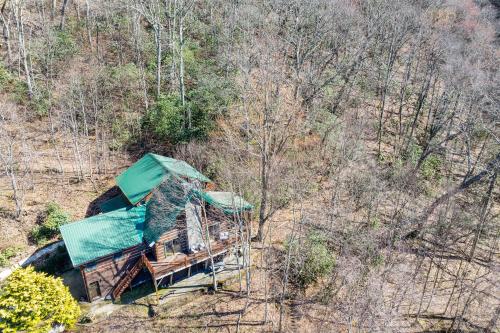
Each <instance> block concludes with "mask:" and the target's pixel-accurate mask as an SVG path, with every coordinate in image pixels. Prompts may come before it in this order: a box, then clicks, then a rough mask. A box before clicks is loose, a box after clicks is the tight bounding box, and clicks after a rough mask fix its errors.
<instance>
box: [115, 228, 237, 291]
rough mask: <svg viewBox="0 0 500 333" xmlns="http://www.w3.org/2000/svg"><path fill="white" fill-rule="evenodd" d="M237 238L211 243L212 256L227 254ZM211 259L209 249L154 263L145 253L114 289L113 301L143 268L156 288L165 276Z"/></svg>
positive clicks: (179, 254) (178, 255)
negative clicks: (157, 282) (149, 274)
mask: <svg viewBox="0 0 500 333" xmlns="http://www.w3.org/2000/svg"><path fill="white" fill-rule="evenodd" d="M236 241H237V238H236V237H234V238H230V239H227V240H223V241H215V242H213V243H211V244H210V245H211V246H210V248H211V253H212V256H218V255H220V254H223V253H225V252H227V251H228V250H229V249H230V247H231V245H232V244H234V243H236ZM208 259H210V255H209V251H208V249H205V250H202V251H199V252H196V253H192V254H185V253H178V254H176V255H175V256H174V258H169V259H168V260H160V261H154V260H150V259H148V258H147V256H146V255H145V254H144V253H143V254H142V255H141V257H140V258H139V259H138V261H137V262H136V263H135V265H134V266H133V267H132V269H131V270H129V271H127V272H126V273H125V274H124V275H123V277H122V278H121V279H120V281H119V282H118V283H117V284H116V286H115V288H114V289H113V292H112V296H113V299H117V298H119V297H120V296H121V294H122V293H123V292H124V291H125V290H126V289H127V287H129V286H130V284H131V283H132V280H133V279H134V277H135V276H136V275H137V274H138V273H139V272H140V271H141V270H142V268H143V267H146V268H147V269H148V271H149V272H150V273H151V277H152V278H153V282H154V284H155V288H156V281H157V280H159V279H162V278H164V277H165V276H169V275H172V274H173V273H175V272H178V271H181V270H183V269H186V268H189V267H191V266H193V265H196V264H197V263H200V262H204V261H206V260H208Z"/></svg>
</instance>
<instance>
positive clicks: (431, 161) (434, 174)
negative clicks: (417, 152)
mask: <svg viewBox="0 0 500 333" xmlns="http://www.w3.org/2000/svg"><path fill="white" fill-rule="evenodd" d="M440 167H441V159H440V158H439V157H438V156H436V155H430V156H429V157H427V158H426V159H425V161H424V162H423V163H422V166H421V172H422V175H423V176H424V177H425V179H428V180H432V179H439V178H440V172H439V170H440Z"/></svg>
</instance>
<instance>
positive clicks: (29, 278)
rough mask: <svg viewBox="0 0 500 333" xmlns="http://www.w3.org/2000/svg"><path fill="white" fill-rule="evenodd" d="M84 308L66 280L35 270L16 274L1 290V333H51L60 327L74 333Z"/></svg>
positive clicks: (12, 275)
mask: <svg viewBox="0 0 500 333" xmlns="http://www.w3.org/2000/svg"><path fill="white" fill-rule="evenodd" d="M79 316H80V307H79V306H78V303H77V302H76V301H75V299H74V298H73V297H72V296H71V293H70V292H69V289H68V287H66V286H65V285H64V284H63V282H62V280H61V279H59V278H53V277H51V276H48V275H46V274H45V273H38V272H35V271H34V270H33V267H28V268H25V269H23V268H20V269H17V270H16V271H14V272H13V273H12V274H11V275H10V276H9V277H8V278H7V280H6V282H5V284H4V285H3V286H2V289H1V290H0V318H1V320H0V331H1V332H4V333H13V332H32V333H42V332H49V331H50V330H51V328H52V327H53V326H54V325H56V324H60V325H64V326H65V328H66V329H71V328H72V327H73V325H74V324H75V323H76V321H77V319H78V317H79Z"/></svg>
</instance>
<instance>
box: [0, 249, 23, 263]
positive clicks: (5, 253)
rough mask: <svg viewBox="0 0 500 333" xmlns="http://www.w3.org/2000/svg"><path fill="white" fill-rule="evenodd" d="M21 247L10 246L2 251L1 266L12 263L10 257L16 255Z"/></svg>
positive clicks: (0, 255)
mask: <svg viewBox="0 0 500 333" xmlns="http://www.w3.org/2000/svg"><path fill="white" fill-rule="evenodd" d="M19 250H20V249H19V247H15V246H10V247H8V248H5V249H3V250H1V251H0V267H5V266H7V265H8V264H9V263H10V261H9V260H10V259H11V258H13V257H15V256H16V254H17V252H18V251H19Z"/></svg>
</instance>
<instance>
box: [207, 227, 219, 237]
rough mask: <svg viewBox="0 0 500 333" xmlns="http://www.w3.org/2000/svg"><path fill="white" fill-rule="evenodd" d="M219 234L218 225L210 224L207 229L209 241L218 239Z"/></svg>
mask: <svg viewBox="0 0 500 333" xmlns="http://www.w3.org/2000/svg"><path fill="white" fill-rule="evenodd" d="M219 233H220V225H219V224H218V223H217V224H212V225H211V226H209V227H208V235H209V236H210V239H219Z"/></svg>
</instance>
